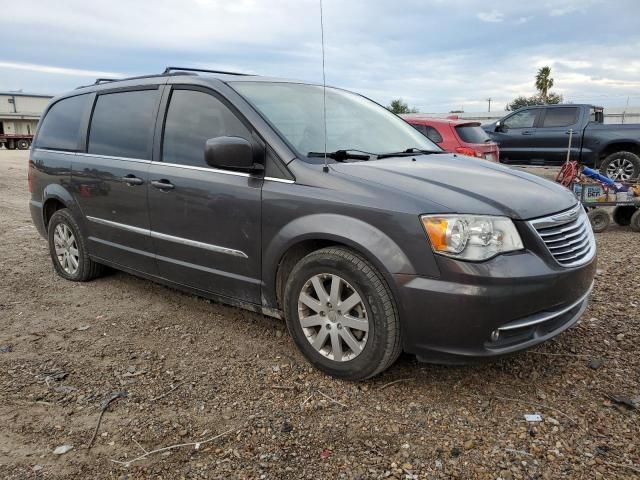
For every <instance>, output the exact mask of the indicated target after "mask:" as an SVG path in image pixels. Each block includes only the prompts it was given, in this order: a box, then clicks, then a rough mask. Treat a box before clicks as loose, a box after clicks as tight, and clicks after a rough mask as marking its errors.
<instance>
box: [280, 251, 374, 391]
mask: <svg viewBox="0 0 640 480" xmlns="http://www.w3.org/2000/svg"><path fill="white" fill-rule="evenodd" d="M322 273H327V274H334V275H338V276H340V277H342V278H343V279H344V280H345V281H347V282H348V283H349V284H350V285H351V286H352V287H353V288H354V289H355V291H356V292H357V293H358V294H359V295H360V298H361V299H362V301H363V303H364V306H365V308H366V310H367V315H368V318H369V332H368V337H367V343H366V345H365V347H364V350H363V351H362V353H360V354H359V355H358V356H357V357H356V358H354V359H353V360H348V361H346V362H335V361H333V360H330V359H328V358H326V357H324V356H323V355H322V354H320V353H319V352H317V351H316V350H315V348H313V346H312V345H311V344H310V343H309V341H308V340H307V338H306V336H305V334H304V331H303V330H302V325H300V319H299V317H298V297H299V295H300V292H301V290H302V288H303V286H304V285H305V283H306V282H307V281H308V280H309V279H310V278H311V277H313V276H314V275H317V274H322ZM289 278H290V281H289V282H288V283H287V286H286V289H285V299H286V304H285V318H286V322H287V328H288V330H289V333H290V335H291V337H292V338H293V340H294V342H295V343H296V345H297V346H298V348H299V349H300V350H301V351H302V353H303V354H304V356H305V357H306V358H307V359H308V360H309V361H310V362H311V363H312V364H313V365H314V366H315V367H316V368H318V369H319V370H322V371H323V372H326V373H328V374H329V375H332V376H334V377H339V378H345V379H358V378H367V377H368V376H370V375H371V374H372V373H373V372H375V371H376V368H377V367H378V365H379V364H380V363H381V362H382V359H383V358H384V354H385V347H386V344H387V338H386V336H387V333H386V332H387V330H386V328H385V325H384V322H386V318H385V309H384V304H383V303H382V300H381V299H380V298H379V295H378V293H377V292H376V291H375V288H374V287H373V285H372V284H371V282H370V280H369V278H368V277H367V276H366V274H365V273H364V272H363V271H362V270H360V269H358V268H356V267H355V265H354V264H353V263H351V262H349V261H348V260H346V259H343V258H341V257H339V256H337V255H332V254H326V255H324V256H320V255H315V254H312V255H310V256H309V257H306V258H304V259H303V260H302V261H300V262H299V263H298V265H296V267H294V269H293V271H292V272H291V275H290V277H289Z"/></svg>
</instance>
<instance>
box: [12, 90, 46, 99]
mask: <svg viewBox="0 0 640 480" xmlns="http://www.w3.org/2000/svg"><path fill="white" fill-rule="evenodd" d="M0 95H3V96H7V97H38V98H53V95H45V94H43V93H25V92H2V91H0Z"/></svg>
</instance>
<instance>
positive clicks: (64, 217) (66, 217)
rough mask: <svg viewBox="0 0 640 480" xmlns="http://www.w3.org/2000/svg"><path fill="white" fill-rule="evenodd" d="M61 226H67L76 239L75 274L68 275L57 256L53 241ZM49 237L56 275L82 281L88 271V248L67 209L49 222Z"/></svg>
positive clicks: (59, 212) (56, 213)
mask: <svg viewBox="0 0 640 480" xmlns="http://www.w3.org/2000/svg"><path fill="white" fill-rule="evenodd" d="M60 224H64V225H66V226H67V227H68V228H69V229H70V230H71V232H72V233H73V236H74V237H75V239H76V246H77V247H78V269H77V270H76V272H75V273H74V274H69V273H67V272H66V271H65V270H64V268H62V265H60V262H59V261H58V256H57V255H56V249H55V243H54V241H53V235H54V232H55V230H56V227H57V226H58V225H60ZM47 237H48V240H49V255H50V256H51V261H52V262H53V268H54V269H55V271H56V273H57V274H58V275H60V276H61V277H63V278H65V279H66V280H71V281H74V282H77V281H81V280H82V279H83V278H84V276H85V270H86V269H87V267H88V265H87V255H86V252H87V251H86V248H85V244H84V239H83V237H82V235H81V233H80V228H79V227H78V224H77V223H76V221H75V219H74V218H73V216H72V215H71V213H70V212H69V210H67V209H62V210H58V211H56V212H55V213H54V214H53V215H52V216H51V219H50V220H49V226H48V227H47Z"/></svg>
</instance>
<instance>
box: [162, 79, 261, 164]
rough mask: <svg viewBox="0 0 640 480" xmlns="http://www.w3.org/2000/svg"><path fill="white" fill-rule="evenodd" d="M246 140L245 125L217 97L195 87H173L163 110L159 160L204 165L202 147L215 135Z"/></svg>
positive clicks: (248, 136) (246, 131)
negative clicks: (164, 115)
mask: <svg viewBox="0 0 640 480" xmlns="http://www.w3.org/2000/svg"><path fill="white" fill-rule="evenodd" d="M224 136H230V137H242V138H245V139H247V140H249V139H250V137H251V134H250V132H249V130H248V129H247V127H245V126H244V124H243V123H242V122H241V121H240V120H239V119H238V117H236V115H235V114H234V113H233V112H232V111H231V110H229V109H228V108H227V107H226V106H225V105H224V104H223V103H222V102H221V101H220V100H218V99H217V98H215V97H214V96H212V95H209V94H207V93H204V92H199V91H195V90H174V91H173V93H172V94H171V101H170V103H169V109H168V111H167V119H166V121H165V126H164V140H163V146H162V161H163V162H167V163H177V164H180V165H192V166H197V167H206V166H207V164H206V162H205V161H204V147H205V144H206V142H207V140H208V139H210V138H215V137H224Z"/></svg>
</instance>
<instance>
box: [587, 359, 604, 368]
mask: <svg viewBox="0 0 640 480" xmlns="http://www.w3.org/2000/svg"><path fill="white" fill-rule="evenodd" d="M603 365H604V360H603V359H602V358H592V359H591V360H589V363H588V366H589V368H591V369H593V370H598V369H599V368H600V367H602V366H603Z"/></svg>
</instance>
